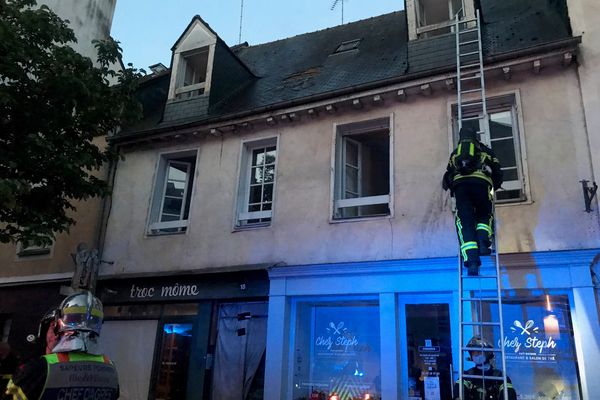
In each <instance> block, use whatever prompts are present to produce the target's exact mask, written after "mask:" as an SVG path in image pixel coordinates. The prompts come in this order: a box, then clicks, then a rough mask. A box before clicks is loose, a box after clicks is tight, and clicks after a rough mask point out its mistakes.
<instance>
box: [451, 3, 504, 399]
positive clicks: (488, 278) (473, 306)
mask: <svg viewBox="0 0 600 400" xmlns="http://www.w3.org/2000/svg"><path fill="white" fill-rule="evenodd" d="M480 26H481V24H480V15H479V10H476V17H475V18H474V19H460V15H459V14H457V15H456V22H455V25H454V32H455V36H456V87H457V96H458V105H457V111H458V129H459V130H460V128H462V126H463V123H467V124H469V125H474V124H478V127H477V128H478V129H477V131H478V134H483V140H482V142H483V143H485V144H486V145H488V146H489V147H491V144H490V134H489V133H490V128H489V117H488V114H487V104H486V97H485V77H484V70H483V52H482V43H481V30H480ZM492 204H493V203H492ZM492 210H493V214H494V228H493V230H494V250H495V251H494V252H493V253H492V255H491V257H490V258H491V261H492V262H495V266H496V268H495V271H494V273H493V275H481V274H480V275H479V276H468V275H466V272H463V268H462V260H461V257H460V254H459V256H458V268H459V269H458V275H459V283H458V290H459V302H458V303H459V310H458V315H459V322H460V327H459V343H460V357H459V378H458V383H459V385H458V386H459V398H460V399H461V400H462V399H464V385H463V379H465V378H466V379H481V380H482V382H483V388H484V390H485V387H486V381H487V382H491V383H494V382H493V381H502V382H503V384H504V385H503V387H504V391H503V392H504V400H508V385H507V376H506V357H505V352H504V328H503V326H504V325H503V319H502V295H501V287H500V284H501V282H500V259H499V256H498V236H497V235H496V229H495V226H496V215H495V207H493V209H492ZM482 266H483V265H482ZM490 292H491V293H492V294H490ZM494 308H495V310H494ZM494 311H495V313H494ZM484 312H485V313H486V314H487V320H486V318H485V316H484ZM469 316H470V318H469ZM465 317H467V318H465ZM465 331H467V332H470V336H475V335H476V336H480V337H481V338H484V339H487V341H488V342H489V343H492V346H493V348H492V349H487V348H483V347H468V346H467V343H466V342H465ZM495 334H497V335H495ZM470 336H467V340H468V337H470ZM494 337H498V338H499V340H498V341H496V342H494V340H493V339H494ZM469 351H481V352H483V353H484V354H489V353H492V354H494V355H499V356H500V357H501V359H502V365H501V370H502V376H484V375H483V372H482V373H481V375H469V374H466V373H465V368H464V359H465V356H466V354H467V353H468V352H469ZM495 358H496V360H497V359H498V357H495ZM454 395H455V396H456V394H454ZM482 399H483V397H482Z"/></svg>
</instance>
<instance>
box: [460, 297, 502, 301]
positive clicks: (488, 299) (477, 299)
mask: <svg viewBox="0 0 600 400" xmlns="http://www.w3.org/2000/svg"><path fill="white" fill-rule="evenodd" d="M462 301H499V300H498V298H497V297H479V298H473V299H462Z"/></svg>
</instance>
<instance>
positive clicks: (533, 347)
mask: <svg viewBox="0 0 600 400" xmlns="http://www.w3.org/2000/svg"><path fill="white" fill-rule="evenodd" d="M509 332H510V333H509ZM556 344H557V343H556V340H555V339H554V338H553V337H552V336H551V335H548V334H546V333H545V331H543V330H541V329H540V327H539V325H537V324H536V323H535V321H534V320H531V319H530V320H527V321H523V322H522V321H520V320H518V319H516V320H514V321H513V324H512V326H510V329H509V330H508V332H507V333H506V334H505V336H504V348H505V351H506V359H507V360H514V361H534V362H535V361H542V362H556V354H555V352H553V349H555V348H556Z"/></svg>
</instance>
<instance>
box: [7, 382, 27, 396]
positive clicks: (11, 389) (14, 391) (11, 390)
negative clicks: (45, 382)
mask: <svg viewBox="0 0 600 400" xmlns="http://www.w3.org/2000/svg"><path fill="white" fill-rule="evenodd" d="M6 394H7V395H9V396H12V400H28V399H27V396H25V393H23V390H22V389H21V388H20V387H19V386H17V385H15V384H14V382H13V381H12V380H11V381H9V382H8V385H6Z"/></svg>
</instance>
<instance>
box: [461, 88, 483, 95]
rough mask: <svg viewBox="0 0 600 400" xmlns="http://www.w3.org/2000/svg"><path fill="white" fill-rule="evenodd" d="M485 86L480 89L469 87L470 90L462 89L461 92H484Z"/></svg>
mask: <svg viewBox="0 0 600 400" xmlns="http://www.w3.org/2000/svg"><path fill="white" fill-rule="evenodd" d="M482 91H483V88H479V89H469V90H461V91H460V93H461V94H463V93H475V92H482Z"/></svg>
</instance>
